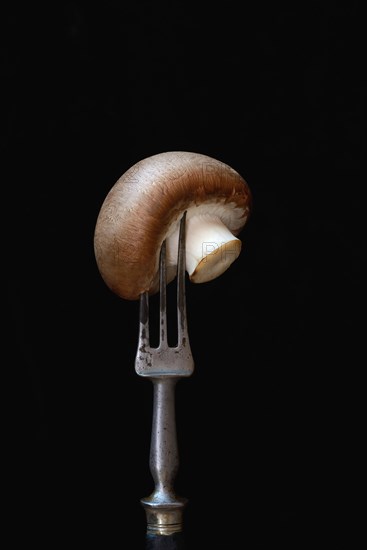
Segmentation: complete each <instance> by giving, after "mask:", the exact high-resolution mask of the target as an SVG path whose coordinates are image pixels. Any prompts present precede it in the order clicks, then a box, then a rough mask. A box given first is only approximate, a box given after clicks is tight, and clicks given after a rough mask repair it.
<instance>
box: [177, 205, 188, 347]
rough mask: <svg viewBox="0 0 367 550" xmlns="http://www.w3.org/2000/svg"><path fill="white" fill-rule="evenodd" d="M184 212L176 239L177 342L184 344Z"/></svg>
mask: <svg viewBox="0 0 367 550" xmlns="http://www.w3.org/2000/svg"><path fill="white" fill-rule="evenodd" d="M185 226H186V212H185V213H184V215H183V216H182V218H181V223H180V234H179V239H178V259H177V328H178V343H177V345H178V346H180V345H181V344H182V345H184V344H185V343H186V341H187V324H186V297H185V268H186V262H185V260H186V246H185V237H186V227H185Z"/></svg>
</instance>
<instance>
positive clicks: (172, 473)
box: [141, 375, 186, 544]
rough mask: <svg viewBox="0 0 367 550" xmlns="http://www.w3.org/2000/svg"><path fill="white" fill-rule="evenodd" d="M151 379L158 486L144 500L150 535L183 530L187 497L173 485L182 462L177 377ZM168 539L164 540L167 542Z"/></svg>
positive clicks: (152, 450)
mask: <svg viewBox="0 0 367 550" xmlns="http://www.w3.org/2000/svg"><path fill="white" fill-rule="evenodd" d="M151 380H152V382H153V387H154V397H153V423H152V435H151V445H150V462H149V464H150V471H151V474H152V476H153V479H154V483H155V488H154V491H153V493H152V494H151V495H150V496H149V497H147V498H144V499H142V500H141V503H142V505H143V506H144V508H145V511H146V515H147V533H148V535H149V534H151V535H162V536H164V537H167V536H170V535H173V534H174V533H178V532H180V531H182V515H183V508H184V507H185V505H186V499H184V498H181V497H178V496H177V495H176V493H175V491H174V487H173V484H174V479H175V477H176V474H177V471H178V466H179V456H178V447H177V436H176V419H175V386H176V383H177V380H178V377H176V376H167V375H165V376H164V375H162V376H155V377H153V378H151ZM168 541H169V539H167V540H166V542H165V543H166V544H168ZM162 543H163V542H161V543H160V544H162Z"/></svg>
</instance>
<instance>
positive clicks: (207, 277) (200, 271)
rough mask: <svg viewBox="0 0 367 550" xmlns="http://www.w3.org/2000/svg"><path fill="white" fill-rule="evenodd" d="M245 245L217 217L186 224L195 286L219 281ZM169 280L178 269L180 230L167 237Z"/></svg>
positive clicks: (188, 262)
mask: <svg viewBox="0 0 367 550" xmlns="http://www.w3.org/2000/svg"><path fill="white" fill-rule="evenodd" d="M241 246H242V243H241V241H240V239H238V238H237V237H235V236H234V235H233V233H232V232H231V231H230V230H229V229H228V227H227V226H226V225H225V224H224V223H223V222H222V221H221V219H220V218H219V217H218V216H216V215H211V214H201V215H198V216H193V217H190V218H188V219H187V222H186V271H187V273H188V275H189V278H190V281H192V282H193V283H205V282H208V281H211V280H213V279H215V278H216V277H219V276H220V275H221V274H222V273H224V271H226V270H227V269H228V267H229V266H230V265H231V264H232V263H233V262H234V261H235V260H236V259H237V258H238V256H239V254H240V252H241ZM166 247H167V279H168V281H171V280H173V279H174V277H175V274H176V269H177V250H178V228H176V229H175V231H174V232H173V233H172V234H170V235H169V236H167V239H166Z"/></svg>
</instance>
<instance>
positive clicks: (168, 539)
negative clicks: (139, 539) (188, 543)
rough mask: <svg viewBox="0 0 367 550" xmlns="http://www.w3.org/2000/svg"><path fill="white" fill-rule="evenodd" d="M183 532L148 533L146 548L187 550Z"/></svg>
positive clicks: (151, 549)
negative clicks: (169, 533)
mask: <svg viewBox="0 0 367 550" xmlns="http://www.w3.org/2000/svg"><path fill="white" fill-rule="evenodd" d="M185 549H186V547H185V540H184V535H183V533H174V534H173V535H167V536H162V535H147V538H146V550H185Z"/></svg>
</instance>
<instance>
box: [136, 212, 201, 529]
mask: <svg viewBox="0 0 367 550" xmlns="http://www.w3.org/2000/svg"><path fill="white" fill-rule="evenodd" d="M177 332H178V343H177V346H176V347H169V346H168V342H167V311H166V247H165V243H163V245H162V249H161V255H160V342H159V346H158V347H157V348H152V347H150V343H149V299H148V293H145V294H143V295H142V296H141V298H140V327H139V343H138V350H137V353H136V360H135V370H136V372H137V374H139V376H144V377H147V378H149V379H150V380H151V381H152V383H153V388H154V399H153V423H152V436H151V447H150V471H151V473H152V476H153V480H154V483H155V488H154V491H153V492H152V494H151V495H150V496H149V497H146V498H144V499H142V500H141V502H142V504H143V506H144V508H145V511H146V516H147V532H148V533H155V534H161V535H170V534H172V533H175V532H179V531H181V530H182V522H183V509H184V507H185V505H186V502H187V499H185V498H182V497H178V496H177V495H176V493H175V490H174V480H175V477H176V475H177V471H178V467H179V455H178V447H177V435H176V419H175V386H176V383H177V382H178V380H179V379H180V378H183V377H187V376H190V375H191V374H192V373H193V370H194V361H193V357H192V354H191V349H190V343H189V337H188V330H187V321H186V299H185V215H184V216H183V218H182V220H181V225H180V237H179V247H178V267H177Z"/></svg>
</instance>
